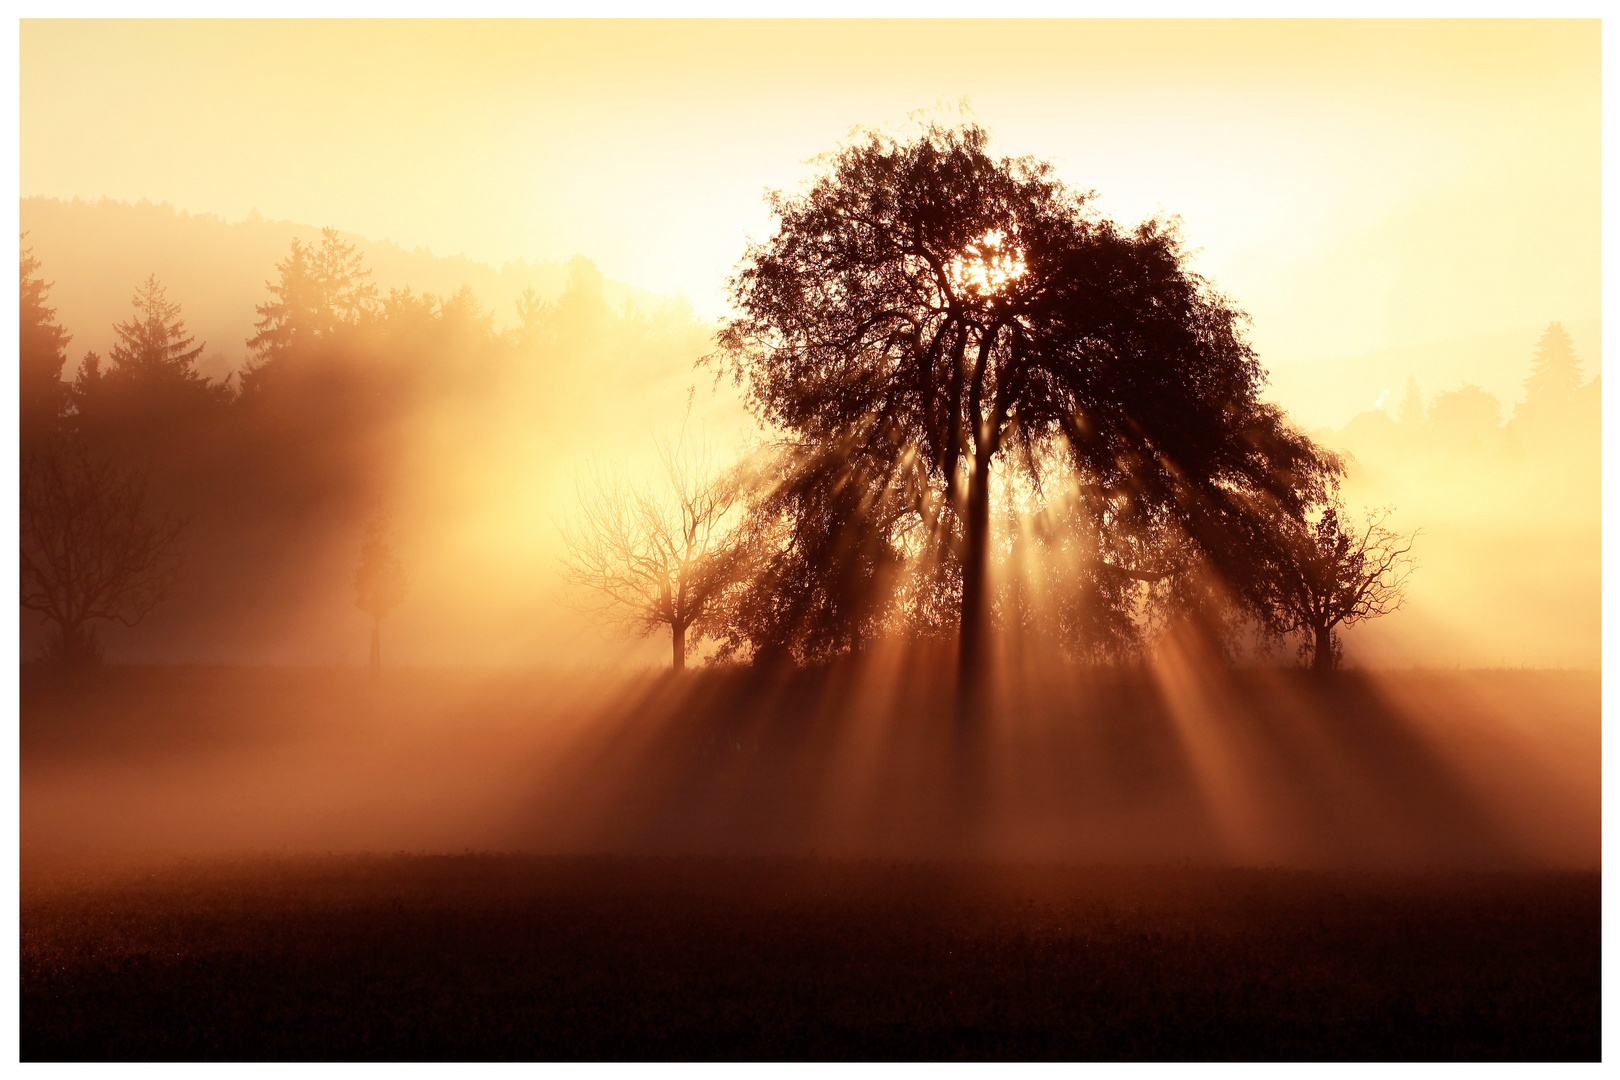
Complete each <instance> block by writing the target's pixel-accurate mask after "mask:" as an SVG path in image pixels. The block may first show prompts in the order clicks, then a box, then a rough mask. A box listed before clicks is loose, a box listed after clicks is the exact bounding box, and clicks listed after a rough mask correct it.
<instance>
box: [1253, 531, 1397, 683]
mask: <svg viewBox="0 0 1620 1080" xmlns="http://www.w3.org/2000/svg"><path fill="white" fill-rule="evenodd" d="M1389 516H1390V511H1389V510H1374V511H1370V512H1368V514H1367V516H1366V518H1365V520H1364V521H1363V523H1362V524H1361V525H1359V526H1357V525H1355V524H1348V525H1347V524H1346V523H1345V521H1344V518H1345V514H1344V507H1343V506H1342V505H1341V504H1340V503H1339V502H1338V501H1337V500H1333V501H1330V502H1329V503H1328V504H1327V507H1326V509H1325V510H1323V511H1322V514H1321V516H1320V517H1319V518H1317V519H1316V520H1315V521H1314V522H1303V523H1299V522H1294V523H1293V524H1291V525H1290V526H1288V527H1287V528H1286V531H1285V532H1284V534H1283V535H1282V536H1281V537H1280V538H1279V540H1278V542H1277V544H1276V551H1275V553H1274V554H1273V556H1272V558H1271V559H1269V560H1267V562H1268V565H1267V568H1266V569H1267V572H1268V573H1267V585H1266V600H1267V605H1266V606H1267V607H1268V608H1269V610H1270V614H1271V616H1272V619H1271V621H1272V624H1273V628H1274V629H1276V630H1277V631H1278V632H1280V633H1284V634H1289V633H1300V634H1303V635H1304V640H1303V641H1302V642H1301V644H1300V653H1301V654H1302V655H1309V656H1310V657H1311V667H1312V669H1313V670H1315V671H1329V670H1331V669H1333V668H1334V667H1336V666H1338V663H1339V660H1340V658H1341V655H1342V646H1341V644H1340V642H1339V636H1338V627H1340V626H1352V625H1354V624H1356V623H1358V622H1361V621H1362V620H1364V619H1373V618H1377V617H1378V616H1380V615H1388V614H1390V613H1391V612H1394V611H1396V610H1398V609H1399V608H1400V607H1401V605H1402V604H1403V603H1405V600H1406V582H1407V579H1408V578H1409V577H1410V576H1411V574H1412V571H1413V570H1415V569H1416V568H1417V561H1416V560H1415V559H1414V558H1413V557H1412V555H1411V551H1412V544H1413V542H1414V540H1415V539H1416V537H1417V532H1416V531H1413V532H1409V533H1399V532H1396V531H1395V530H1393V529H1391V528H1389V527H1388V525H1387V524H1386V522H1387V521H1388V520H1389ZM1290 520H1291V519H1290Z"/></svg>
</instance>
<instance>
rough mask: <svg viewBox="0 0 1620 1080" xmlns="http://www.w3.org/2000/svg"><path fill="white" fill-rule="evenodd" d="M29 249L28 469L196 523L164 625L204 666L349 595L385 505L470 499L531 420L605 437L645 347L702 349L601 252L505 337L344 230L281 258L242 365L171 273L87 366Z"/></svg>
mask: <svg viewBox="0 0 1620 1080" xmlns="http://www.w3.org/2000/svg"><path fill="white" fill-rule="evenodd" d="M24 244H25V249H24V254H23V258H22V263H21V270H22V304H21V309H22V332H21V380H22V412H21V448H22V451H23V454H24V457H25V460H29V459H40V458H44V457H56V458H60V457H63V456H64V455H65V456H70V457H74V458H82V459H84V460H87V461H93V462H97V463H106V464H108V465H109V467H112V468H115V469H116V470H117V471H118V473H119V477H120V479H121V481H122V483H123V484H124V487H125V488H126V489H128V490H129V491H133V490H134V489H135V488H137V487H138V488H139V489H140V490H141V498H142V500H143V503H144V507H145V510H146V513H147V514H148V516H151V517H152V518H154V519H155V520H171V519H172V520H179V521H183V522H184V526H185V527H184V529H183V530H182V532H181V534H180V536H179V537H178V544H179V548H180V550H181V551H183V555H184V572H183V579H182V581H181V582H180V584H179V587H178V588H177V589H175V590H173V594H172V597H171V599H170V601H169V603H167V604H165V605H164V606H163V607H160V608H159V609H158V610H157V613H156V614H155V615H154V616H153V619H160V618H161V619H162V620H163V626H162V627H161V628H160V629H159V631H158V636H159V637H161V638H166V639H167V640H168V641H169V643H170V646H169V647H170V648H171V649H172V650H173V651H175V652H178V653H180V654H181V655H182V656H184V655H185V654H186V653H187V652H190V653H191V654H192V657H194V658H195V657H196V656H197V653H199V652H201V654H202V657H203V658H206V657H207V656H208V653H207V651H206V650H205V649H199V648H198V644H199V643H202V642H206V641H207V640H208V639H209V638H210V636H214V637H216V638H218V637H223V638H225V639H233V638H234V639H236V640H242V639H245V638H251V637H253V636H255V634H257V635H258V636H261V637H264V636H273V635H274V634H275V633H276V631H277V629H278V626H282V625H291V624H294V623H296V622H297V621H298V620H299V619H300V617H301V613H302V612H303V610H304V609H306V608H307V606H308V605H309V604H310V603H311V602H312V598H318V597H317V594H323V593H324V594H337V593H349V592H350V580H351V579H352V575H353V572H354V560H355V557H356V552H357V551H358V549H359V548H360V546H361V542H362V541H361V537H362V533H363V529H364V525H365V523H366V522H367V521H369V520H371V519H372V518H373V517H375V516H377V514H379V513H387V512H389V511H391V510H393V509H394V508H396V507H397V506H398V505H399V504H401V502H404V503H408V504H409V505H411V506H412V507H413V508H415V507H418V506H420V504H421V503H422V502H423V501H424V498H425V497H427V496H425V495H424V491H427V492H430V493H432V495H433V496H434V497H437V499H438V501H439V502H440V504H441V506H443V508H444V509H445V511H446V512H448V513H451V514H454V513H456V512H459V511H460V510H461V509H462V506H461V505H458V500H460V501H461V502H465V499H466V498H467V497H468V496H467V490H468V489H469V488H470V487H475V486H476V485H477V484H478V483H479V482H481V481H483V482H487V481H488V479H489V477H490V476H491V475H492V474H495V473H500V472H501V471H502V470H509V469H510V468H511V465H512V462H511V457H512V452H511V444H512V441H513V439H512V436H513V433H514V432H517V431H522V432H523V433H524V434H525V435H526V436H527V438H528V443H527V445H528V446H529V448H530V449H531V451H532V452H533V453H536V454H538V455H541V456H545V455H547V454H550V455H553V456H554V455H555V454H556V453H557V451H558V448H559V447H563V446H567V445H569V444H570V443H579V442H585V443H588V442H589V438H588V436H586V435H583V434H582V427H584V426H586V425H588V424H589V423H590V422H591V420H592V419H594V418H595V417H594V416H593V414H592V413H591V405H590V403H592V402H602V401H617V402H620V403H621V404H622V403H623V402H625V401H626V399H635V398H636V397H637V395H638V394H640V393H641V392H642V387H641V386H640V385H638V384H637V382H636V380H645V378H646V375H645V371H644V369H643V367H642V365H645V364H646V363H647V362H648V360H649V358H651V359H652V360H653V361H655V362H658V363H660V364H661V366H662V367H663V368H671V367H673V368H675V369H677V370H689V369H690V365H691V363H692V360H693V358H695V356H697V355H699V354H700V353H701V350H702V347H703V346H702V342H703V340H704V337H703V334H702V331H701V328H699V327H698V325H697V324H696V323H695V321H694V320H693V319H692V317H691V315H690V312H689V311H687V310H686V309H684V308H682V307H680V306H678V305H669V306H668V307H666V308H665V309H664V310H663V311H661V312H657V313H654V314H651V315H647V314H642V313H640V312H639V311H636V310H632V309H630V308H629V307H628V306H627V307H626V308H624V309H621V310H618V311H614V310H611V309H610V308H609V306H608V304H607V302H606V301H605V299H604V297H603V290H602V278H601V275H600V274H599V273H598V272H597V271H596V270H595V268H594V267H593V266H592V265H591V264H590V263H589V262H588V261H586V260H584V259H577V260H575V262H574V263H573V264H572V265H571V266H570V278H569V282H568V285H567V287H566V289H565V290H564V291H563V293H562V295H561V296H560V297H559V298H557V299H556V300H555V301H554V302H548V301H545V300H543V299H541V298H540V297H538V296H537V295H535V294H534V293H532V292H530V293H528V294H526V295H525V296H524V297H523V299H522V300H521V301H520V303H519V304H518V308H517V311H516V313H515V314H516V316H517V318H516V325H515V326H514V327H513V328H512V329H510V330H507V331H504V332H497V331H496V330H495V329H494V320H493V317H492V315H491V313H489V312H486V311H484V310H482V309H481V308H480V306H479V304H478V303H477V301H476V300H475V299H474V298H473V296H472V294H471V292H470V291H469V290H467V289H462V290H460V291H458V292H456V293H454V294H452V295H449V296H433V295H418V294H416V293H413V292H412V291H410V290H408V289H403V290H389V291H388V292H387V293H386V294H383V293H381V292H380V291H379V290H378V289H376V288H375V287H373V286H372V285H371V283H370V281H369V274H368V271H367V269H366V267H365V266H363V265H362V261H361V260H360V259H359V258H358V256H357V255H356V254H355V252H354V250H353V248H352V246H351V245H349V244H347V243H345V242H344V241H343V240H342V239H340V238H339V237H338V235H337V234H336V232H335V231H333V230H327V231H326V232H325V233H324V234H323V235H322V236H320V237H319V238H317V239H314V240H312V241H310V242H308V243H306V242H303V241H297V242H295V243H294V244H293V245H292V247H291V250H290V251H289V253H288V254H287V256H286V257H285V258H284V259H283V260H282V261H281V262H280V263H279V264H278V265H276V266H274V267H267V268H266V269H267V271H270V277H269V280H268V282H267V289H266V292H265V297H264V302H263V303H262V304H261V305H260V306H259V309H258V324H257V327H256V333H255V335H254V336H253V338H252V339H251V340H250V341H248V342H246V343H245V346H246V350H247V354H248V355H247V360H246V362H245V363H244V364H243V366H242V367H241V369H240V370H239V371H238V372H236V373H234V375H233V376H231V377H229V378H227V379H223V380H221V379H212V378H209V377H207V376H205V375H203V374H202V373H201V372H199V371H198V369H197V368H198V358H199V356H200V355H202V352H203V349H204V347H205V343H204V342H201V341H198V340H196V339H195V338H194V336H193V335H192V334H191V333H190V332H189V331H188V330H187V327H186V323H185V312H184V308H183V304H182V298H180V297H176V296H172V295H171V294H170V293H169V290H168V289H167V288H166V287H165V285H164V283H163V282H162V281H160V280H158V279H157V278H156V277H155V276H153V277H149V278H147V279H146V280H145V281H142V282H139V283H132V286H133V290H132V291H133V295H132V300H131V304H130V308H129V313H128V317H127V318H126V319H124V320H123V321H121V322H119V323H118V324H117V325H116V327H115V337H114V342H115V343H114V345H113V347H112V348H111V349H110V350H108V352H107V354H106V355H97V354H95V353H89V354H85V355H83V356H82V357H80V358H79V359H78V361H77V362H76V363H70V361H69V355H68V347H69V345H70V343H71V341H72V333H73V331H72V328H68V327H63V326H61V325H59V324H58V323H57V321H56V318H55V312H54V310H53V309H52V307H51V305H50V303H49V294H50V282H49V281H48V280H47V277H46V274H47V268H45V267H42V266H41V265H40V264H39V263H38V261H37V260H35V259H34V258H33V257H32V254H31V253H30V252H29V251H28V250H27V248H26V244H27V239H26V237H25V238H24ZM579 403H584V404H583V405H581V404H579ZM599 411H600V410H598V412H599ZM626 411H630V410H628V409H627V410H626ZM632 415H634V414H633V413H632ZM546 527H549V526H546ZM334 586H335V587H334ZM27 622H28V621H27V620H25V625H26V624H27ZM149 625H150V624H149ZM30 629H34V628H32V627H30ZM26 644H27V638H26V637H25V646H26Z"/></svg>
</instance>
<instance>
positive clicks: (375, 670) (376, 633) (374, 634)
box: [371, 619, 382, 679]
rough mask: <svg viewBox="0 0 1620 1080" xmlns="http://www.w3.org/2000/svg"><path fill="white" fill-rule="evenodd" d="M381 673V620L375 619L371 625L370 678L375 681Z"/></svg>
mask: <svg viewBox="0 0 1620 1080" xmlns="http://www.w3.org/2000/svg"><path fill="white" fill-rule="evenodd" d="M381 673H382V620H381V619H376V620H374V621H373V622H372V624H371V677H372V678H373V679H375V678H376V677H377V676H378V675H380V674H381Z"/></svg>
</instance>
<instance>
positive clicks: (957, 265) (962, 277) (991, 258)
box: [950, 229, 1026, 296]
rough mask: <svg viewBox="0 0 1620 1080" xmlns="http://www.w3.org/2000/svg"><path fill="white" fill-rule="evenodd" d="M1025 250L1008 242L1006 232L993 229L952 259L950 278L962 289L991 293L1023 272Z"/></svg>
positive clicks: (982, 293) (978, 293)
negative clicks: (965, 252)
mask: <svg viewBox="0 0 1620 1080" xmlns="http://www.w3.org/2000/svg"><path fill="white" fill-rule="evenodd" d="M1025 270H1026V267H1025V265H1024V254H1023V252H1021V251H1019V250H1018V248H1016V247H1014V246H1011V245H1009V244H1008V243H1007V237H1006V234H1005V233H1003V232H1002V231H1001V230H1000V229H991V230H990V231H989V232H987V233H985V234H984V235H983V236H981V237H979V239H978V240H976V241H974V242H973V243H972V244H970V245H968V251H967V254H965V255H959V256H957V257H956V258H954V259H952V260H951V268H950V273H951V280H952V282H953V283H954V284H955V285H956V287H957V288H959V289H961V290H962V291H963V292H967V293H972V294H973V295H975V296H988V295H991V294H993V293H999V292H1002V291H1004V290H1005V289H1006V287H1007V285H1008V283H1009V282H1013V281H1017V280H1018V279H1019V278H1021V277H1023V276H1024V271H1025Z"/></svg>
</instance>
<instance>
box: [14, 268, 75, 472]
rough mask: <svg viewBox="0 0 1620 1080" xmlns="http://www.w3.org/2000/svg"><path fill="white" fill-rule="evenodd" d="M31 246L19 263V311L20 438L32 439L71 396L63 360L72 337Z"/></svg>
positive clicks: (53, 421)
mask: <svg viewBox="0 0 1620 1080" xmlns="http://www.w3.org/2000/svg"><path fill="white" fill-rule="evenodd" d="M39 269H40V264H39V260H38V259H36V258H34V253H33V249H31V248H25V249H23V253H22V259H21V261H20V264H19V269H18V281H19V284H20V286H21V288H20V292H21V297H20V300H21V306H20V308H19V311H18V316H17V336H18V346H17V359H18V367H19V369H20V374H21V391H20V406H21V408H20V413H21V426H22V438H23V441H24V442H25V443H31V442H33V441H34V440H36V439H37V438H39V437H42V436H44V435H47V434H49V433H50V432H51V431H53V430H54V429H55V428H56V426H57V424H58V422H59V420H60V418H61V415H62V410H63V407H64V406H65V405H66V402H67V388H66V387H65V386H64V385H63V383H62V366H63V365H64V364H65V363H67V343H68V342H69V341H71V340H73V338H72V336H71V335H70V334H68V332H67V331H66V330H63V329H62V327H61V326H59V325H58V324H57V322H56V309H55V308H52V307H47V306H46V304H45V298H46V294H47V293H49V292H50V289H51V285H50V282H48V281H46V280H45V279H44V278H42V277H41V276H40V273H39Z"/></svg>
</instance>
